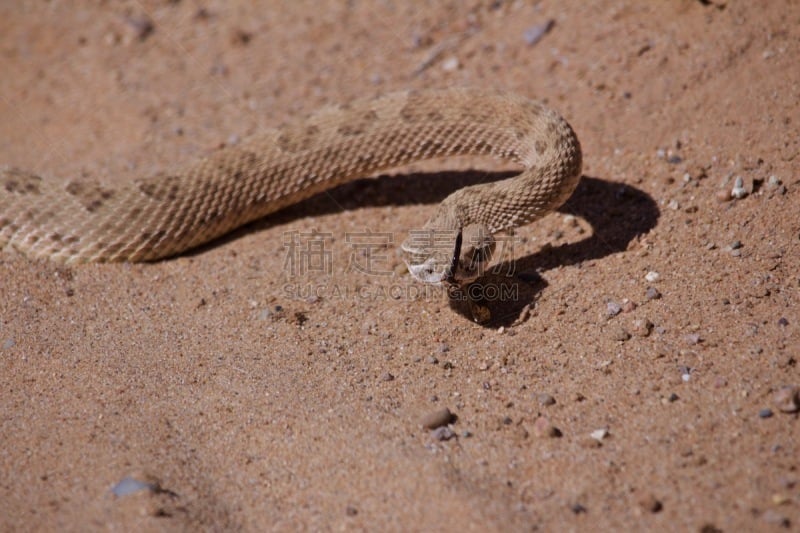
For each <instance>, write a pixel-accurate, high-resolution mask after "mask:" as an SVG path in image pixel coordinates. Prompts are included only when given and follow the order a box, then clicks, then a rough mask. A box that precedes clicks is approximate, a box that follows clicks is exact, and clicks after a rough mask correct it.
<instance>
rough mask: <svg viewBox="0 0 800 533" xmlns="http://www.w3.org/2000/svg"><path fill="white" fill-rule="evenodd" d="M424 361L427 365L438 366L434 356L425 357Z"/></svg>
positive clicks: (437, 360)
mask: <svg viewBox="0 0 800 533" xmlns="http://www.w3.org/2000/svg"><path fill="white" fill-rule="evenodd" d="M425 361H426V362H427V363H428V364H431V365H438V364H439V359H437V358H436V357H435V356H433V355H429V356H428V357H426V358H425Z"/></svg>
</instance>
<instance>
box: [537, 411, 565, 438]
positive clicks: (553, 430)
mask: <svg viewBox="0 0 800 533" xmlns="http://www.w3.org/2000/svg"><path fill="white" fill-rule="evenodd" d="M533 434H534V435H535V436H537V437H539V438H552V437H560V436H561V431H560V430H559V429H558V428H557V427H555V426H554V425H552V424H551V423H550V420H548V419H547V417H544V416H540V417H538V418H537V419H536V420H535V421H534V423H533Z"/></svg>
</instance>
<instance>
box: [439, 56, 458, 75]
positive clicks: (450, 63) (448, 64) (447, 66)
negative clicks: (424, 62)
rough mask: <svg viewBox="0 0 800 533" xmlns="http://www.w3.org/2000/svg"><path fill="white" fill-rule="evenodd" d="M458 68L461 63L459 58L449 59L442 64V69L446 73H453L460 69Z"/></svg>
mask: <svg viewBox="0 0 800 533" xmlns="http://www.w3.org/2000/svg"><path fill="white" fill-rule="evenodd" d="M458 66H459V62H458V58H457V57H451V58H448V59H446V60H445V61H444V62H443V63H442V69H443V70H444V71H446V72H452V71H454V70H456V69H458Z"/></svg>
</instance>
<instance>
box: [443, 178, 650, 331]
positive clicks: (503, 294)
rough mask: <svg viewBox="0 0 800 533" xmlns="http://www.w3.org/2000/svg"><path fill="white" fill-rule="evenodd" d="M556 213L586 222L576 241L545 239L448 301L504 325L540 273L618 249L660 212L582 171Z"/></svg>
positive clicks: (538, 286)
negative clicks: (537, 247) (479, 310)
mask: <svg viewBox="0 0 800 533" xmlns="http://www.w3.org/2000/svg"><path fill="white" fill-rule="evenodd" d="M558 212H560V213H563V214H570V215H574V216H576V217H579V218H581V219H583V220H585V221H586V222H588V223H589V225H590V226H591V230H592V231H591V234H590V235H589V236H588V237H586V238H585V239H582V240H580V241H577V242H570V243H564V244H560V245H552V244H550V243H547V244H545V245H544V246H543V247H542V248H541V249H540V250H539V251H537V252H534V253H532V254H529V255H527V256H523V257H517V258H511V259H510V260H508V261H504V262H501V263H499V264H497V265H495V266H494V267H493V268H491V269H490V272H488V273H487V274H486V275H484V276H483V277H482V278H480V279H478V280H477V281H476V282H475V284H477V288H475V287H468V289H467V292H468V294H466V295H465V294H464V292H463V291H462V292H458V291H456V292H455V293H454V294H453V296H452V297H451V300H450V306H451V308H453V309H454V310H456V311H457V312H458V313H459V314H461V315H463V316H464V317H467V318H472V319H474V320H478V318H479V317H478V316H476V313H475V309H476V305H477V306H478V308H481V307H482V308H484V309H485V312H486V313H487V315H488V317H489V318H488V319H487V320H485V321H482V322H481V323H482V324H483V325H485V326H487V327H498V326H510V325H512V324H514V323H516V322H518V321H519V320H520V319H523V320H524V318H525V317H524V316H523V314H525V313H526V309H528V308H529V307H530V306H532V305H533V304H534V303H535V301H536V299H537V298H538V296H539V294H541V292H542V290H543V289H544V288H545V287H547V286H548V282H547V281H546V280H545V279H544V278H543V277H542V275H541V274H542V273H543V272H546V271H548V270H551V269H554V268H557V267H559V266H570V265H580V264H582V263H584V262H587V261H592V260H596V259H601V258H603V257H606V256H609V255H612V254H615V253H619V252H623V251H625V250H627V249H628V246H629V245H630V243H631V241H633V240H634V239H636V238H637V237H638V236H639V235H643V234H645V233H647V232H649V231H650V230H651V229H652V228H654V227H655V225H656V223H657V222H658V219H659V217H660V215H661V211H660V210H659V208H658V205H657V204H656V202H655V200H653V198H652V197H651V196H650V195H648V194H647V193H645V192H644V191H642V190H640V189H637V188H636V187H632V186H630V185H627V184H623V183H617V182H612V181H607V180H603V179H600V178H595V177H589V176H583V177H582V178H581V181H580V183H579V184H578V187H577V188H576V190H575V192H574V193H573V195H572V197H571V198H570V199H569V200H568V201H567V202H566V203H565V204H564V205H563V206H561V207H560V208H559V209H558Z"/></svg>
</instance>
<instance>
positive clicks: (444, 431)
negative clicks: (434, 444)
mask: <svg viewBox="0 0 800 533" xmlns="http://www.w3.org/2000/svg"><path fill="white" fill-rule="evenodd" d="M455 436H456V432H455V431H453V430H452V429H450V428H449V427H447V426H442V427H440V428H436V429H434V430H433V431H432V432H431V437H433V439H434V440H440V441H445V440H450V439H452V438H454V437H455Z"/></svg>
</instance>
